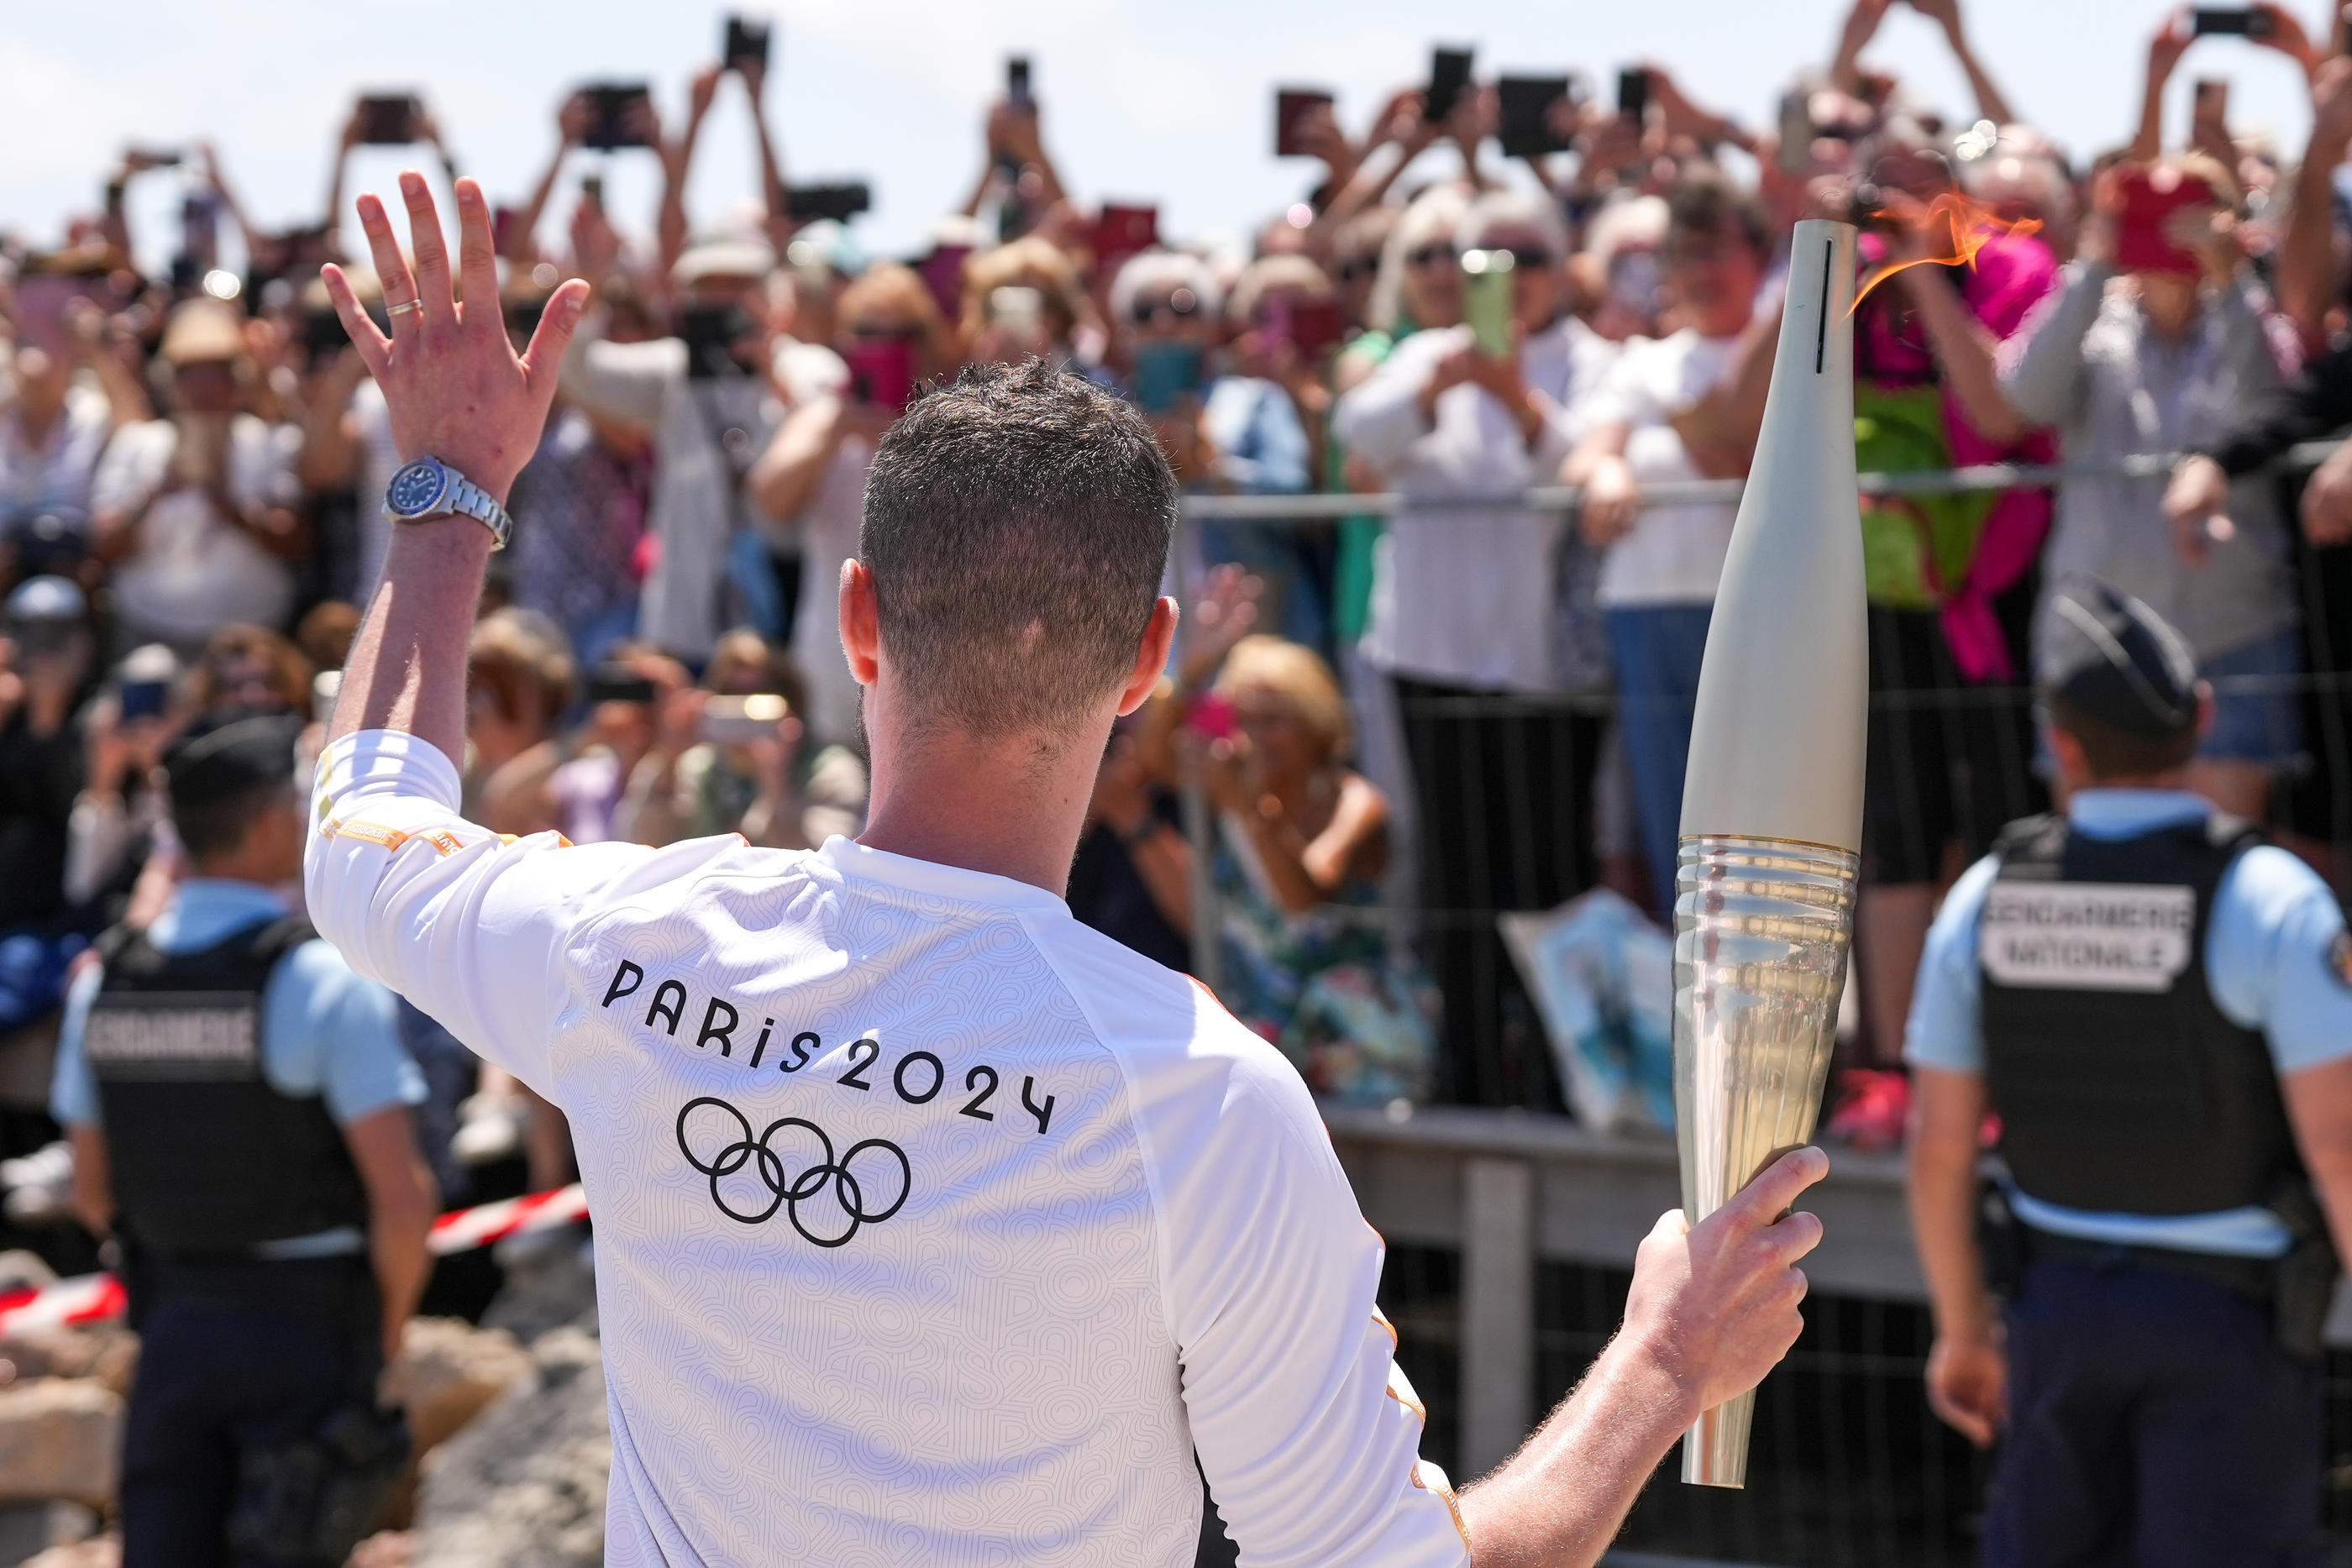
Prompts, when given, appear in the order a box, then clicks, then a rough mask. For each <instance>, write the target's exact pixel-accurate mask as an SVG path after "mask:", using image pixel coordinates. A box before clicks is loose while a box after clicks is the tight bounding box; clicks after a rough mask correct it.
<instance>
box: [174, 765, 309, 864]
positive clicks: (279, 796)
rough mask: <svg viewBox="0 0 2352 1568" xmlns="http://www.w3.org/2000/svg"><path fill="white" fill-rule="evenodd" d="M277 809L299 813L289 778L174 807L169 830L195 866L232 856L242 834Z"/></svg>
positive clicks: (242, 839) (243, 839)
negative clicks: (200, 803)
mask: <svg viewBox="0 0 2352 1568" xmlns="http://www.w3.org/2000/svg"><path fill="white" fill-rule="evenodd" d="M280 808H283V809H286V810H299V809H300V802H299V800H296V798H295V794H294V784H293V781H292V780H291V779H269V780H267V781H266V782H263V783H259V784H250V785H247V787H246V788H245V789H240V790H238V791H237V792H236V794H234V795H225V796H223V797H221V798H220V799H219V800H206V801H205V802H204V803H203V804H202V805H196V806H177V805H175V806H173V808H172V828H173V831H174V832H176V833H178V834H179V835H180V845H181V847H182V848H183V849H184V850H186V851H187V852H188V858H189V859H190V860H191V861H194V862H195V863H196V864H197V865H198V866H203V865H205V864H206V863H207V862H212V861H215V860H217V859H219V858H220V857H221V856H223V855H226V854H234V853H236V850H237V846H239V845H240V844H242V843H244V842H245V835H246V834H247V832H249V831H252V828H253V824H254V823H255V822H256V821H258V820H259V819H260V818H261V817H262V816H263V815H264V814H265V813H267V812H269V811H272V810H278V809H280Z"/></svg>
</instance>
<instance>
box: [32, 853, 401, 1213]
mask: <svg viewBox="0 0 2352 1568" xmlns="http://www.w3.org/2000/svg"><path fill="white" fill-rule="evenodd" d="M285 914H286V904H285V901H284V900H283V899H281V898H279V897H278V894H274V893H272V892H270V891H269V890H268V888H266V887H260V886H257V885H256V884H254V883H248V882H223V881H219V880H217V879H215V878H211V877H192V878H190V879H189V880H188V881H186V882H184V883H181V884H180V887H179V890H178V892H177V893H175V894H173V899H172V902H171V904H169V905H168V906H166V907H165V909H164V911H163V914H162V915H158V916H157V917H156V920H155V924H154V925H152V926H151V927H149V928H148V932H147V939H148V940H149V941H151V942H152V943H153V944H154V945H155V946H157V947H160V948H161V949H163V951H164V952H166V953H189V952H194V951H196V950H197V949H199V948H204V947H209V946H213V945H215V943H219V942H225V941H226V940H227V939H228V938H229V937H231V936H235V935H236V933H238V932H240V931H245V930H249V929H250V928H252V927H253V926H256V925H261V924H262V923H263V922H265V921H270V920H278V919H281V918H283V917H284V915H285ZM103 978H104V976H103V974H102V972H101V971H100V970H99V969H97V968H95V967H92V968H90V969H88V970H85V971H84V972H83V973H82V974H81V975H80V976H79V977H78V978H77V979H76V980H75V981H74V984H73V988H72V989H71V990H69V991H68V993H67V995H66V1006H65V1017H64V1019H62V1021H61V1022H60V1025H59V1027H58V1061H57V1072H56V1076H55V1078H54V1080H53V1081H52V1082H51V1084H50V1088H49V1114H50V1115H52V1116H54V1117H56V1118H57V1119H58V1121H59V1122H61V1123H64V1124H66V1125H68V1126H82V1127H94V1126H97V1125H99V1105H98V1084H97V1082H96V1080H95V1079H93V1078H92V1077H91V1076H90V1071H89V1062H88V1061H85V1060H84V1059H83V1057H82V1053H81V1035H82V1026H83V1024H84V1022H85V1021H86V1020H87V1019H89V1004H90V1000H91V998H94V997H95V996H97V995H98V988H99V985H100V981H101V980H102V979H103ZM261 1009H262V1010H261V1075H262V1077H263V1078H265V1079H267V1080H268V1082H269V1086H270V1087H271V1088H273V1089H275V1090H277V1091H278V1092H279V1093H281V1094H292V1095H311V1094H316V1095H318V1096H320V1098H321V1099H322V1100H324V1101H325V1103H326V1107H327V1113H328V1114H329V1115H331V1116H332V1117H333V1118H334V1119H335V1124H336V1125H338V1126H345V1127H347V1126H349V1125H351V1124H352V1123H353V1122H356V1121H358V1120H360V1119H361V1118H362V1117H363V1116H368V1115H372V1114H373V1113H375V1112H378V1111H381V1110H383V1109H384V1108H385V1107H387V1106H391V1105H415V1104H420V1103H423V1101H424V1099H425V1075H424V1074H423V1073H422V1072H420V1071H417V1068H416V1063H415V1061H413V1060H411V1059H410V1057H409V1054H408V1051H407V1048H406V1047H404V1046H403V1045H402V1044H401V1042H400V1030H399V1024H398V1020H397V1015H396V1014H395V1012H394V1002H393V995H392V993H391V992H390V991H388V990H386V989H384V988H383V987H382V986H379V985H377V984H376V983H375V982H373V980H363V979H362V978H361V977H359V976H357V975H354V974H352V971H351V968H350V967H349V966H348V965H346V964H345V963H344V962H343V956H342V955H341V953H338V952H336V951H335V949H334V948H333V946H331V945H329V944H328V943H325V942H320V941H315V940H314V941H310V942H305V943H303V944H302V945H301V946H299V947H297V948H295V949H294V950H293V951H292V952H290V953H289V954H287V955H286V956H285V957H284V958H282V959H280V960H279V961H278V967H276V968H275V969H273V970H271V971H270V975H269V982H268V985H267V986H266V987H265V988H263V990H262V995H261ZM359 1244H360V1238H359V1233H358V1232H357V1231H352V1230H338V1231H327V1232H321V1233H320V1235H319V1236H316V1237H297V1238H293V1239H289V1240H286V1241H280V1242H276V1243H273V1244H272V1245H271V1247H270V1248H269V1249H268V1250H269V1252H270V1254H271V1255H273V1256H278V1257H313V1256H320V1255H323V1254H328V1253H333V1252H338V1251H352V1250H356V1249H357V1248H358V1246H359Z"/></svg>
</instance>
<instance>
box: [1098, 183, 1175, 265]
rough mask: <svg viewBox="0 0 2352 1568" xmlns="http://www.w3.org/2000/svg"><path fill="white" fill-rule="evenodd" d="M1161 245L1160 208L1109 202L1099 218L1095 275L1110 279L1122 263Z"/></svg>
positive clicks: (1103, 207) (1105, 204)
mask: <svg viewBox="0 0 2352 1568" xmlns="http://www.w3.org/2000/svg"><path fill="white" fill-rule="evenodd" d="M1159 246H1160V209H1159V208H1158V207H1156V206H1131V205H1122V204H1119V203H1118V202H1105V203H1104V204H1103V206H1102V213H1101V214H1100V215H1099V216H1097V218H1096V219H1095V275H1096V276H1097V277H1104V278H1108V277H1111V276H1113V275H1114V274H1115V273H1117V272H1118V265H1119V263H1121V262H1123V261H1125V260H1126V259H1127V258H1128V257H1129V256H1139V255H1141V254H1142V253H1143V252H1145V251H1147V250H1156V249H1158V248H1159Z"/></svg>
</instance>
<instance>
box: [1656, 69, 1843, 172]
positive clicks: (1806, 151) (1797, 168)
mask: <svg viewBox="0 0 2352 1568" xmlns="http://www.w3.org/2000/svg"><path fill="white" fill-rule="evenodd" d="M1644 90H1645V91H1646V90H1647V84H1646V83H1645V84H1644ZM1813 136H1814V131H1813V105H1812V99H1811V95H1810V94H1807V93H1802V92H1784V93H1782V94H1781V95H1780V146H1779V147H1777V148H1775V149H1774V150H1773V157H1774V160H1775V161H1776V162H1779V163H1780V172H1782V173H1783V174H1790V175H1798V174H1804V173H1807V172H1810V171H1811V169H1812V166H1813Z"/></svg>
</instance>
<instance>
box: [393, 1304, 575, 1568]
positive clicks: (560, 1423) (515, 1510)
mask: <svg viewBox="0 0 2352 1568" xmlns="http://www.w3.org/2000/svg"><path fill="white" fill-rule="evenodd" d="M530 1358H531V1375H530V1376H529V1377H527V1378H525V1379H523V1380H522V1381H520V1382H519V1383H518V1384H517V1385H515V1386H514V1387H513V1388H511V1389H509V1391H508V1393H507V1395H506V1396H505V1397H504V1398H502V1399H500V1400H499V1402H498V1403H497V1404H495V1405H493V1406H490V1407H489V1408H488V1410H486V1411H484V1412H483V1413H482V1414H481V1415H480V1416H478V1417H477V1418H476V1419H475V1420H474V1422H473V1423H472V1424H471V1425H470V1426H468V1427H467V1428H466V1429H465V1430H464V1431H462V1432H460V1433H458V1434H457V1436H456V1437H453V1438H451V1439H450V1440H449V1441H448V1442H446V1443H445V1444H443V1445H442V1446H441V1447H440V1448H438V1449H436V1450H435V1452H434V1453H433V1454H432V1456H431V1457H430V1458H427V1459H426V1460H425V1486H424V1495H423V1498H422V1500H421V1501H420V1502H419V1504H418V1507H417V1511H416V1530H415V1537H416V1540H415V1559H414V1561H415V1568H595V1565H597V1564H601V1563H603V1562H604V1485H605V1480H606V1477H607V1475H608V1474H609V1472H610V1471H611V1469H612V1466H613V1437H612V1430H611V1428H610V1427H608V1426H607V1425H606V1421H605V1410H604V1354H603V1350H602V1347H601V1346H600V1345H599V1344H598V1343H597V1341H596V1338H595V1336H594V1335H593V1334H591V1333H587V1332H586V1331H584V1330H583V1329H580V1328H577V1327H564V1328H558V1329H553V1330H551V1331H549V1332H548V1333H546V1334H544V1335H542V1336H541V1338H540V1340H539V1342H538V1343H536V1344H534V1345H533V1346H532V1347H531V1353H530Z"/></svg>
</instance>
